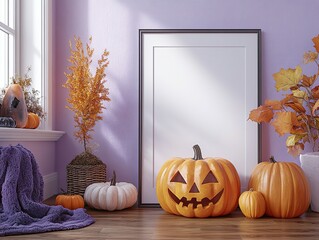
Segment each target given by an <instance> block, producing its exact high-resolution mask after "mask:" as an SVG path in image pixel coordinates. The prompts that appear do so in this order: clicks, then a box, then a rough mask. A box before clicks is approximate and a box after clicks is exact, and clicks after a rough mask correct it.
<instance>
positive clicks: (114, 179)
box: [110, 170, 116, 186]
mask: <svg viewBox="0 0 319 240" xmlns="http://www.w3.org/2000/svg"><path fill="white" fill-rule="evenodd" d="M110 185H111V186H115V185H116V173H115V171H114V170H113V177H112V179H111V183H110Z"/></svg>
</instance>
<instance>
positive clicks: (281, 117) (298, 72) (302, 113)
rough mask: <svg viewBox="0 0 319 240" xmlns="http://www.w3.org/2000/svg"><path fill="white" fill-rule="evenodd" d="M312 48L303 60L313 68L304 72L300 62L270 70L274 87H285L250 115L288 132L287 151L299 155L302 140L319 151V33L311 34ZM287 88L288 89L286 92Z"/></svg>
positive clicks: (277, 129) (253, 118)
mask: <svg viewBox="0 0 319 240" xmlns="http://www.w3.org/2000/svg"><path fill="white" fill-rule="evenodd" d="M312 42H313V43H314V49H315V50H314V51H308V52H305V53H304V56H303V62H304V64H309V63H312V64H315V66H316V72H315V73H314V74H313V75H310V76H308V75H306V74H304V73H303V70H302V68H301V66H300V65H298V66H296V67H295V68H293V69H292V68H288V69H283V68H281V69H280V71H279V72H277V73H275V74H273V78H274V80H275V82H276V85H275V87H276V90H277V91H285V92H286V93H285V94H284V95H283V98H282V99H281V100H266V101H265V102H264V104H263V105H261V106H259V107H258V108H256V109H253V110H252V111H251V112H250V114H249V119H250V120H252V121H255V122H257V123H262V122H265V123H270V124H271V125H272V126H273V127H274V129H275V131H276V132H277V133H278V134H279V135H280V136H284V135H286V134H287V135H288V137H287V139H286V147H287V151H288V153H290V154H291V155H293V156H298V155H299V154H300V153H301V152H302V151H303V150H304V144H305V143H310V144H311V145H312V147H313V151H318V150H319V149H318V144H319V143H318V138H319V115H318V110H319V85H318V84H316V80H317V79H318V75H319V64H318V53H319V35H318V36H316V37H314V38H312ZM287 91H288V93H287Z"/></svg>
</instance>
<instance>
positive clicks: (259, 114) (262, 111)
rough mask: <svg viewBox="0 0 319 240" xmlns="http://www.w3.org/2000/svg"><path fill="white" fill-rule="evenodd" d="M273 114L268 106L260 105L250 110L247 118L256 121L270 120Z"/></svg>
mask: <svg viewBox="0 0 319 240" xmlns="http://www.w3.org/2000/svg"><path fill="white" fill-rule="evenodd" d="M273 116H274V113H273V111H272V110H271V109H270V108H269V107H267V106H263V105H261V106H259V107H258V108H256V109H253V110H252V111H250V114H249V119H250V120H252V121H254V122H258V123H261V122H270V120H271V119H272V118H273Z"/></svg>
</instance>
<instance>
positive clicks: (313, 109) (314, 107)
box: [312, 100, 319, 115]
mask: <svg viewBox="0 0 319 240" xmlns="http://www.w3.org/2000/svg"><path fill="white" fill-rule="evenodd" d="M318 108H319V100H317V101H316V103H315V105H314V106H313V107H312V115H315V111H316V110H317V109H318Z"/></svg>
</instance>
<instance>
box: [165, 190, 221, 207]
mask: <svg viewBox="0 0 319 240" xmlns="http://www.w3.org/2000/svg"><path fill="white" fill-rule="evenodd" d="M223 192H224V189H222V190H221V191H220V192H219V193H217V194H216V195H215V196H214V197H213V198H212V199H209V198H207V197H205V198H203V199H202V200H201V201H197V200H196V198H195V197H193V198H192V199H191V200H187V198H186V197H182V198H181V199H179V198H178V197H177V196H176V195H175V194H174V193H173V192H172V191H171V190H169V189H168V194H169V196H170V197H171V198H172V199H173V200H174V202H176V203H177V204H180V202H182V203H183V207H188V205H189V204H190V203H191V204H193V208H197V205H199V204H202V206H203V207H206V206H208V205H209V204H210V203H213V204H216V203H217V202H218V201H219V199H220V198H221V196H222V195H223Z"/></svg>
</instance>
